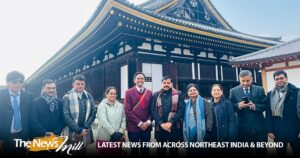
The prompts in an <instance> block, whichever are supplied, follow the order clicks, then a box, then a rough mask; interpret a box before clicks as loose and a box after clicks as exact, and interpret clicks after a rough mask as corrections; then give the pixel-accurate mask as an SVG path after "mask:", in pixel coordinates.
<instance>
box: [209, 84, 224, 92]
mask: <svg viewBox="0 0 300 158" xmlns="http://www.w3.org/2000/svg"><path fill="white" fill-rule="evenodd" d="M216 86H218V87H219V88H220V89H221V91H223V86H222V85H220V84H213V85H212V86H211V88H210V91H212V90H213V88H214V87H216Z"/></svg>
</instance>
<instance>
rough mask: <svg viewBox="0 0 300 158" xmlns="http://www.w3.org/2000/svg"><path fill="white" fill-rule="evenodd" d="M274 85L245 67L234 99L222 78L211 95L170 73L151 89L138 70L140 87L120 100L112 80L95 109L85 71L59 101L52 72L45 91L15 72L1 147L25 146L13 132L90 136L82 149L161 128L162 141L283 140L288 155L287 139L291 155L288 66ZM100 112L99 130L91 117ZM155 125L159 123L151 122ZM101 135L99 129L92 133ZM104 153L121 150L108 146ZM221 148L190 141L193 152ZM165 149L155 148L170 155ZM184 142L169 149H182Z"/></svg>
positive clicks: (299, 100) (299, 137)
mask: <svg viewBox="0 0 300 158" xmlns="http://www.w3.org/2000/svg"><path fill="white" fill-rule="evenodd" d="M273 77H274V81H275V87H274V89H272V90H271V91H270V92H269V93H268V94H267V95H266V94H265V91H264V89H263V88H262V87H260V86H256V85H253V84H252V81H253V77H252V73H251V71H248V70H242V71H241V72H240V74H239V81H240V85H238V86H236V87H234V88H232V89H230V96H229V99H226V98H225V97H224V95H223V88H222V86H221V85H220V84H214V85H212V87H211V96H212V97H211V99H206V98H203V97H201V95H200V91H199V87H198V85H197V84H189V85H188V86H187V88H186V91H185V93H184V92H181V91H179V90H177V89H175V88H174V87H173V81H172V78H170V77H168V76H166V77H163V79H162V82H161V89H160V90H159V91H157V92H154V93H152V91H151V90H150V89H147V88H145V86H144V83H145V75H144V74H143V73H142V72H137V73H135V75H134V77H133V82H134V83H135V86H134V87H132V88H130V89H128V90H127V91H126V92H125V98H124V102H123V103H121V102H119V101H118V100H117V88H115V87H108V88H107V89H106V91H105V94H104V99H103V100H102V101H101V103H100V104H99V105H98V107H97V108H96V106H95V102H94V99H93V96H92V95H91V94H90V93H89V92H87V91H86V90H85V77H84V76H83V75H76V76H75V77H74V78H73V82H72V87H73V88H72V89H71V90H70V91H69V92H68V93H67V94H65V95H64V96H63V98H62V99H61V100H60V99H58V97H57V94H56V84H55V82H54V81H53V80H50V79H46V80H44V82H43V84H42V89H41V95H40V97H38V98H36V99H33V97H32V95H31V94H30V93H29V92H27V91H25V90H23V89H22V84H23V82H24V75H23V74H22V73H20V72H17V71H13V72H10V73H9V74H8V75H7V77H6V82H7V88H6V89H2V90H1V91H0V152H1V153H25V152H26V150H25V149H24V148H16V146H15V142H14V139H22V140H31V139H33V138H35V137H42V136H51V135H64V136H68V143H70V144H72V143H76V142H80V141H82V142H84V147H83V148H82V150H81V152H84V150H85V149H86V147H87V146H88V145H89V144H91V143H93V142H94V141H95V140H94V138H96V140H97V141H100V142H119V141H125V131H127V136H128V140H129V141H130V142H150V141H151V131H152V129H154V130H155V131H154V132H155V139H156V141H157V142H161V143H164V142H205V141H207V142H231V141H238V142H267V141H268V137H269V138H270V139H273V140H274V141H275V142H283V144H284V147H283V148H278V149H277V154H278V155H286V152H287V143H289V144H290V146H291V148H292V151H293V154H294V155H299V153H300V92H299V89H298V88H297V87H295V86H294V85H293V84H291V83H288V77H287V74H286V72H285V71H282V70H280V71H276V72H275V73H274V75H273ZM95 119H98V127H97V131H96V132H94V133H93V131H92V128H91V126H92V123H93V122H94V121H95ZM152 125H154V127H152ZM94 135H95V136H94ZM100 152H102V153H100V154H109V153H110V154H116V152H115V153H112V152H108V153H107V151H105V150H102V151H100ZM201 152H203V153H208V154H210V152H213V153H215V152H222V153H230V152H231V151H229V150H228V149H224V150H222V149H221V150H211V151H210V150H205V149H195V148H188V149H187V154H188V155H196V154H197V155H201ZM166 153H167V149H166V148H163V147H162V148H157V154H158V155H161V156H163V155H166ZM177 153H178V148H170V149H169V154H170V155H171V156H172V155H177ZM238 153H240V154H245V155H246V154H247V155H248V156H249V154H250V155H251V154H252V155H253V154H254V153H255V155H267V150H266V149H264V148H261V149H258V148H257V149H252V148H251V149H250V148H249V149H241V150H239V151H238ZM130 155H131V156H149V148H146V147H142V148H131V153H130Z"/></svg>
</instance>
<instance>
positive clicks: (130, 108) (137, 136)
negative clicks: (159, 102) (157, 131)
mask: <svg viewBox="0 0 300 158" xmlns="http://www.w3.org/2000/svg"><path fill="white" fill-rule="evenodd" d="M133 81H134V83H135V86H134V87H132V88H130V89H128V90H127V91H126V94H125V100H124V106H125V114H126V119H127V131H128V138H129V141H130V142H141V145H142V142H150V138H151V129H152V127H151V123H152V118H151V113H150V108H151V102H152V91H151V90H149V89H146V88H145V87H144V83H145V75H144V74H143V73H142V72H137V73H135V75H134V79H133ZM140 154H141V155H142V156H148V154H149V148H140V150H139V148H131V155H132V156H139V155H140Z"/></svg>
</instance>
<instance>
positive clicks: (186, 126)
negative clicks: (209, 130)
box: [183, 95, 206, 142]
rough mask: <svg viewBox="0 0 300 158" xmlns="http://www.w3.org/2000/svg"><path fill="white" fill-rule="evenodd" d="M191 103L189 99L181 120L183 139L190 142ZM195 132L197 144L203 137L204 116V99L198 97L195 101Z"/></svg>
mask: <svg viewBox="0 0 300 158" xmlns="http://www.w3.org/2000/svg"><path fill="white" fill-rule="evenodd" d="M191 106H192V101H191V99H189V100H188V101H187V103H186V106H185V114H184V118H183V139H184V141H186V142H190V141H192V140H190V138H191V137H190V132H191V131H190V130H191V129H190V120H189V119H190V108H191ZM195 114H196V130H197V142H202V141H203V139H204V136H205V130H206V128H205V114H204V99H203V98H202V97H201V96H200V95H199V96H198V97H197V99H196V113H195Z"/></svg>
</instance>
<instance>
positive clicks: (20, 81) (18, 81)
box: [10, 80, 24, 84]
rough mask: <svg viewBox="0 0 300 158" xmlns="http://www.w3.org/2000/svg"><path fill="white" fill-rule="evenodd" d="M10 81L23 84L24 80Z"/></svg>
mask: <svg viewBox="0 0 300 158" xmlns="http://www.w3.org/2000/svg"><path fill="white" fill-rule="evenodd" d="M10 82H11V83H13V84H17V83H19V84H23V82H24V81H22V80H13V81H10Z"/></svg>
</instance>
